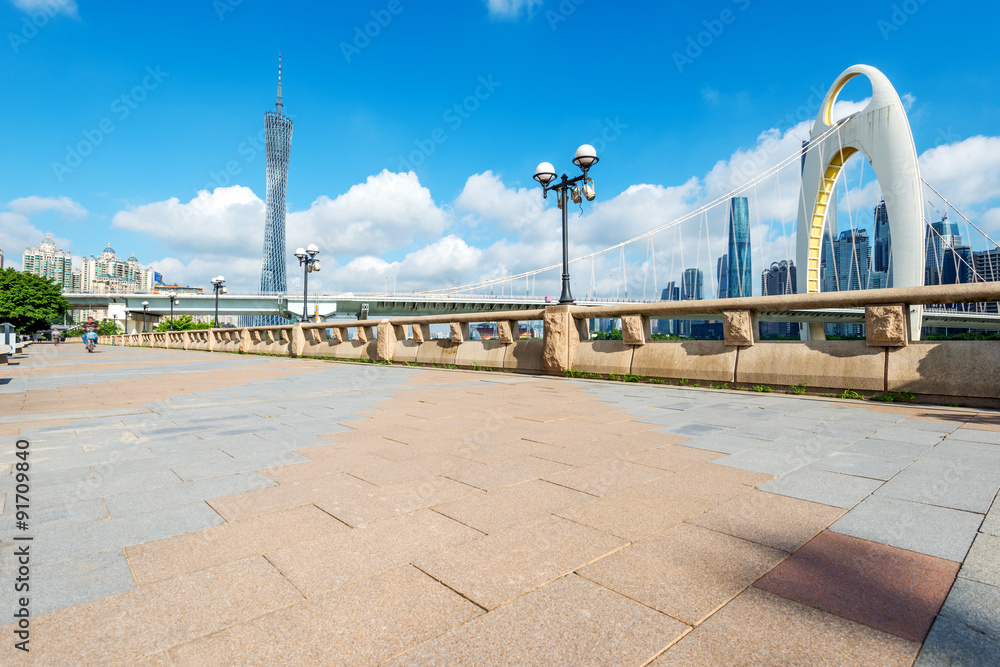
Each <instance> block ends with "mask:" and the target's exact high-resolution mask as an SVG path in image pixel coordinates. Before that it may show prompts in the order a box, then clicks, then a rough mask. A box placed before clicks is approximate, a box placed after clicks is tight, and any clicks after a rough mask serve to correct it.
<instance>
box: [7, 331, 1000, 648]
mask: <svg viewBox="0 0 1000 667" xmlns="http://www.w3.org/2000/svg"><path fill="white" fill-rule="evenodd" d="M28 352H29V354H28V355H22V356H16V357H14V358H13V359H12V363H13V365H11V366H0V378H2V379H0V465H3V466H4V473H3V478H2V479H3V482H2V486H0V498H2V499H3V500H4V501H5V502H4V514H3V523H2V528H0V536H2V538H3V544H4V548H3V561H2V569H3V574H4V580H5V581H8V582H9V581H12V579H13V575H14V572H15V571H16V565H15V563H14V560H13V548H11V537H12V536H14V535H15V534H16V535H18V536H25V535H30V536H32V537H33V540H32V541H31V542H30V550H31V573H30V576H31V580H30V581H31V592H30V603H29V608H30V612H31V615H32V618H31V645H30V647H31V653H30V657H31V660H33V661H34V662H36V663H37V664H56V663H58V664H91V663H98V662H101V663H106V662H116V663H117V662H127V661H132V660H136V661H139V662H141V663H142V664H168V660H170V661H173V664H207V663H213V664H214V663H222V662H228V663H233V664H251V663H254V664H256V663H265V662H269V663H274V664H347V663H350V664H370V663H378V662H381V661H386V660H390V659H395V663H394V664H425V663H429V662H435V661H436V662H437V663H440V664H455V663H463V664H466V663H467V664H483V663H487V662H493V663H500V664H511V663H514V664H524V663H529V662H533V663H568V664H580V663H593V664H643V663H646V662H648V661H651V660H654V659H655V664H657V665H669V664H684V665H688V664H736V663H745V662H754V663H771V664H775V663H785V664H787V663H789V662H793V661H794V662H797V663H799V664H820V663H822V664H850V665H855V664H899V665H908V664H911V663H912V662H913V661H914V659H915V657H916V656H917V654H918V652H919V651H920V649H921V645H922V644H923V646H924V650H923V653H922V654H921V658H920V662H924V661H926V662H927V664H931V662H932V661H933V659H934V658H936V657H948V658H950V659H954V660H957V661H958V662H959V663H961V664H988V663H992V664H997V663H998V662H1000V658H998V655H1000V654H998V646H1000V644H998V640H1000V633H998V626H997V620H996V615H995V609H996V607H997V602H998V600H1000V588H998V587H1000V578H998V574H997V573H998V572H1000V567H998V563H1000V507H998V506H997V504H994V498H995V496H996V493H997V490H998V488H1000V415H998V414H997V413H987V412H977V411H971V410H962V409H953V410H940V409H934V408H924V407H894V406H889V407H877V406H872V405H871V404H866V403H862V402H852V401H835V400H826V399H816V398H805V397H795V396H789V395H777V394H748V393H743V392H732V391H730V392H723V391H712V390H706V389H697V388H680V387H667V386H654V385H634V384H624V385H623V384H617V383H609V382H600V381H598V382H593V381H579V380H564V379H559V378H538V377H528V376H512V375H504V374H486V373H472V372H459V371H443V370H430V369H418V368H406V367H385V366H373V365H349V364H336V363H326V362H318V361H308V360H290V359H279V358H271V357H246V356H235V355H224V354H217V355H209V354H206V353H198V352H182V351H168V350H150V349H132V348H116V347H100V348H98V350H97V352H96V353H95V354H92V355H88V354H86V353H85V352H84V351H83V348H82V346H80V345H73V344H63V345H61V346H59V347H55V346H52V345H47V344H41V345H35V346H32V347H31V348H30V349H29V350H28ZM19 438H23V439H25V440H27V441H28V442H29V443H30V445H29V451H30V455H29V456H28V457H27V458H28V462H29V463H30V474H29V477H30V493H29V494H28V495H29V504H30V509H29V510H28V515H29V517H30V518H29V519H28V520H27V529H26V530H19V529H18V527H17V525H16V517H15V505H16V504H17V502H20V501H16V500H15V498H16V495H15V493H16V484H15V480H14V478H13V477H12V474H13V471H12V467H13V465H14V464H15V463H17V462H19V461H20V459H18V458H16V455H15V452H16V451H18V450H17V448H16V445H15V443H16V441H17V440H18V439H19ZM991 505H992V509H991ZM984 519H985V521H984ZM970 547H971V550H970ZM956 575H957V578H956ZM949 591H950V593H949ZM12 597H13V591H12V587H11V586H5V587H4V589H3V597H2V600H3V608H4V609H5V610H12V609H14V608H15V605H14V601H13V600H12V599H11V598H12ZM946 599H947V601H945V600H946ZM942 603H944V608H943V610H941V611H940V615H938V613H939V609H940V608H941V605H942ZM8 613H10V612H9V611H8ZM8 618H11V617H10V616H8ZM935 619H936V620H935ZM13 629H14V628H13V626H12V625H8V626H7V627H4V628H2V633H3V635H4V636H5V637H7V638H8V641H9V640H10V638H11V637H12V636H13V634H12V633H13ZM928 632H929V635H928ZM3 651H4V652H5V653H4V662H5V664H15V663H11V662H9V661H8V658H7V655H8V653H7V652H12V651H13V649H12V648H11V647H10V645H9V644H8V645H7V646H5V647H4V648H3ZM18 657H20V656H18Z"/></svg>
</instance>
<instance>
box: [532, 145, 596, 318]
mask: <svg viewBox="0 0 1000 667" xmlns="http://www.w3.org/2000/svg"><path fill="white" fill-rule="evenodd" d="M597 162H598V157H597V151H596V150H594V147H593V146H591V145H590V144H584V145H582V146H580V147H579V148H577V149H576V155H575V156H574V157H573V164H575V165H576V166H578V167H579V168H580V170H581V171H582V172H583V174H582V175H580V176H577V177H576V178H569V177H567V176H566V174H563V175H562V179H561V180H559V181H557V182H556V183H555V185H550V183H552V182H553V181H555V180H556V168H555V167H553V166H552V163H550V162H543V163H541V164H540V165H538V167H537V168H536V169H535V180H536V181H538V183H539V184H540V185H541V186H542V197H543V198H547V197H548V194H549V190H555V191H556V193H557V195H558V197H559V202H558V203H559V208H561V209H562V245H563V272H562V296H560V297H559V303H573V295H572V294H571V293H570V289H569V232H568V231H567V229H568V226H569V220H568V217H569V216H568V214H567V212H566V209H567V208H568V203H569V202H568V201H567V198H568V197H570V196H571V197H572V198H573V202H574V203H576V204H579V203H580V202H582V201H583V197H586V198H587V201H594V199H595V197H596V196H597V195H596V194H595V193H594V181H592V180H590V179H589V178H587V172H588V171H589V170H590V168H591V167H593V166H594V165H595V164H597ZM580 181H583V187H582V189H581V188H580V187H573V186H575V185H576V184H577V183H579V182H580ZM581 195H582V196H581Z"/></svg>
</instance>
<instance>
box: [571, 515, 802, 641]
mask: <svg viewBox="0 0 1000 667" xmlns="http://www.w3.org/2000/svg"><path fill="white" fill-rule="evenodd" d="M787 555H788V554H787V553H785V552H783V551H779V550H777V549H771V548H770V547H765V546H763V545H760V544H756V543H754V542H748V541H746V540H741V539H739V538H736V537H732V536H730V535H724V534H723V533H718V532H716V531H713V530H707V529H705V528H701V527H698V526H693V525H691V524H687V523H682V524H678V525H676V526H674V527H672V528H668V529H667V530H664V531H663V532H660V533H657V534H655V535H653V536H651V537H648V538H646V539H644V540H641V541H639V542H636V543H634V544H632V545H630V546H628V547H627V548H625V549H622V550H621V551H619V552H617V553H615V554H612V555H610V556H607V557H605V558H602V559H601V560H600V561H598V562H596V563H593V564H591V565H588V566H587V567H584V568H583V569H581V570H580V572H579V574H581V575H582V576H584V577H586V578H587V579H589V580H591V581H593V582H596V583H598V584H601V585H602V586H605V587H606V588H610V589H611V590H613V591H617V592H619V593H621V594H622V595H625V596H626V597H629V598H631V599H633V600H636V601H638V602H641V603H643V604H645V605H648V606H650V607H652V608H654V609H658V610H660V611H662V612H664V613H666V614H669V615H670V616H672V617H674V618H676V619H678V620H680V621H683V622H685V623H688V624H689V625H695V624H698V623H701V622H702V621H704V620H705V619H706V618H708V616H710V615H711V614H712V613H713V612H714V611H715V610H716V609H718V608H719V607H720V606H721V605H724V604H725V603H727V602H729V601H730V600H731V599H733V598H734V597H736V596H737V595H739V594H740V593H741V592H742V591H743V590H745V589H746V588H747V587H748V586H750V585H751V584H752V583H753V582H754V581H755V580H756V579H757V578H758V577H760V576H761V575H762V574H764V573H765V572H767V571H768V570H770V569H771V568H772V567H774V566H775V565H777V564H778V563H779V562H781V561H782V560H783V559H784V558H785V557H786V556H787Z"/></svg>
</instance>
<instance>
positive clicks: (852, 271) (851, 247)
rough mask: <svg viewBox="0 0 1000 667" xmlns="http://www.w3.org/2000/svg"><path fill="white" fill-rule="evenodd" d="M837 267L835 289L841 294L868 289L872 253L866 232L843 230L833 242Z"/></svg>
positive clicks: (863, 230) (864, 230) (862, 230)
mask: <svg viewBox="0 0 1000 667" xmlns="http://www.w3.org/2000/svg"><path fill="white" fill-rule="evenodd" d="M833 256H834V258H835V259H836V262H837V263H836V267H837V289H839V290H840V291H841V292H846V291H848V290H855V289H868V282H869V273H871V267H872V251H871V245H870V244H869V241H868V230H866V229H857V230H853V231H852V230H850V229H845V230H844V231H842V232H841V233H840V236H838V237H837V240H836V241H834V242H833Z"/></svg>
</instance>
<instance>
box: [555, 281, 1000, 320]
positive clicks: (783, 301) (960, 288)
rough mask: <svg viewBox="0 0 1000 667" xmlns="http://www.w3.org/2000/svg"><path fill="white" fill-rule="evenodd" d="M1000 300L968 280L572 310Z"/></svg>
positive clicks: (992, 286)
mask: <svg viewBox="0 0 1000 667" xmlns="http://www.w3.org/2000/svg"><path fill="white" fill-rule="evenodd" d="M987 301H1000V282H983V283H965V284H960V285H927V286H923V287H890V288H888V289H870V290H851V291H845V292H819V293H810V294H783V295H778V296H755V297H741V298H734V299H711V300H700V301H660V302H657V303H639V304H634V305H632V304H630V305H623V306H580V307H577V308H575V309H574V310H573V317H575V318H576V319H578V320H584V319H589V318H604V317H621V316H622V315H645V316H647V317H669V316H670V315H683V314H706V315H718V314H721V313H722V312H723V311H728V310H749V311H753V312H757V313H759V312H777V311H784V310H811V309H812V310H819V309H823V308H859V307H865V306H877V305H887V304H895V303H905V304H910V305H914V306H917V305H931V304H940V303H979V302H987Z"/></svg>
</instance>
